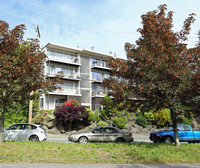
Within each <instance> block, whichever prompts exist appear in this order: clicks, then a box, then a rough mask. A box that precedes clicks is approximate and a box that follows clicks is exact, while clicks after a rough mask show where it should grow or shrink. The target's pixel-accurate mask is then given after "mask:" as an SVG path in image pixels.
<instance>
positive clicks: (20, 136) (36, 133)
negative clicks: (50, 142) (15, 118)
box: [4, 123, 47, 141]
mask: <svg viewBox="0 0 200 168" xmlns="http://www.w3.org/2000/svg"><path fill="white" fill-rule="evenodd" d="M46 139H47V135H46V131H45V129H44V128H42V126H41V125H37V124H28V123H17V124H13V125H11V126H10V127H8V128H6V129H4V140H5V141H45V140H46Z"/></svg>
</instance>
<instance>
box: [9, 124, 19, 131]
mask: <svg viewBox="0 0 200 168" xmlns="http://www.w3.org/2000/svg"><path fill="white" fill-rule="evenodd" d="M20 127H21V125H20V124H16V125H13V126H11V127H10V128H9V129H10V130H18V129H20Z"/></svg>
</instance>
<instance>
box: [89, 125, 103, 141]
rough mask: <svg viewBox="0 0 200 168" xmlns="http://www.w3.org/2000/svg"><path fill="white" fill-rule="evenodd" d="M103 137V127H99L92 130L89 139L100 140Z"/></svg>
mask: <svg viewBox="0 0 200 168" xmlns="http://www.w3.org/2000/svg"><path fill="white" fill-rule="evenodd" d="M104 139H105V128H103V127H100V128H96V129H94V130H93V131H92V135H91V136H90V141H96V142H102V141H104Z"/></svg>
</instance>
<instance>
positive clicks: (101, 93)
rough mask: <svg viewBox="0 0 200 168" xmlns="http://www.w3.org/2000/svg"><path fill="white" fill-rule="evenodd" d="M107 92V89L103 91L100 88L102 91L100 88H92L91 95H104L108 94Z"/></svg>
mask: <svg viewBox="0 0 200 168" xmlns="http://www.w3.org/2000/svg"><path fill="white" fill-rule="evenodd" d="M108 92H109V91H108V90H105V91H104V90H102V91H101V90H100V91H99V90H94V89H93V90H92V96H106V95H107V94H108Z"/></svg>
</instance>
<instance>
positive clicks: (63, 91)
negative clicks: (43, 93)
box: [51, 89, 80, 95]
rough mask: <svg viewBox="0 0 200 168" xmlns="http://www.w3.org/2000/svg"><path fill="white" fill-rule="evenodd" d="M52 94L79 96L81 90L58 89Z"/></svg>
mask: <svg viewBox="0 0 200 168" xmlns="http://www.w3.org/2000/svg"><path fill="white" fill-rule="evenodd" d="M51 93H53V94H55V93H58V94H63V95H77V94H80V89H76V90H70V89H57V90H55V91H53V92H51Z"/></svg>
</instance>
